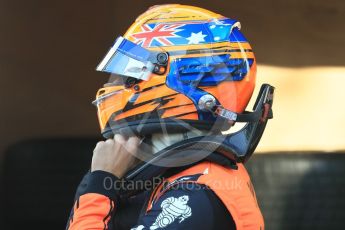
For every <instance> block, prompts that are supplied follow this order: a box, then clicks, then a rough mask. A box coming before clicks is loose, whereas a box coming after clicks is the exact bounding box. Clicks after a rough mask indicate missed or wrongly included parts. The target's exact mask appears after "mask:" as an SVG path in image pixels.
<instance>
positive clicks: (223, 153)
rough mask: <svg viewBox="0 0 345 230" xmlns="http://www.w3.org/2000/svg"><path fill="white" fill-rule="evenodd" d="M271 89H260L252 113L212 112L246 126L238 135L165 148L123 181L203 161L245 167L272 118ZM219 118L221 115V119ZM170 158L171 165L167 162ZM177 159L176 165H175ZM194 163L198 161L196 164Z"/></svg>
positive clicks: (145, 177)
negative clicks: (239, 164)
mask: <svg viewBox="0 0 345 230" xmlns="http://www.w3.org/2000/svg"><path fill="white" fill-rule="evenodd" d="M273 94H274V87H273V86H271V85H268V84H263V85H262V86H261V89H260V92H259V95H258V98H257V100H256V102H255V104H254V108H253V112H247V111H246V112H244V113H242V114H235V115H234V114H231V116H226V114H227V113H233V112H231V111H227V110H224V109H223V108H222V110H223V111H216V112H215V113H216V114H217V113H219V116H221V117H223V118H226V119H227V117H228V118H229V119H227V120H228V121H229V122H230V123H231V124H233V123H234V122H247V124H246V125H245V126H244V127H243V128H242V129H241V130H239V131H237V132H235V133H231V134H228V135H209V136H201V137H195V138H191V139H188V140H185V141H181V142H179V143H176V144H174V145H172V146H169V147H167V148H165V149H163V150H161V151H159V152H158V153H156V154H155V155H154V157H153V158H152V159H150V160H149V161H147V162H143V163H142V164H140V165H138V166H137V167H136V168H134V169H133V170H132V171H130V172H129V173H128V174H127V175H126V179H127V180H147V179H151V178H152V177H154V176H158V175H160V174H161V173H163V172H164V171H165V170H167V169H168V168H171V167H176V165H179V166H189V165H193V164H196V163H198V162H200V161H203V160H209V161H216V162H217V163H220V164H224V165H228V166H230V167H232V168H236V163H245V162H246V161H248V159H249V158H250V156H251V155H252V154H253V152H254V150H255V148H256V146H257V145H258V143H259V141H260V139H261V136H262V134H263V132H264V130H265V127H266V124H267V121H268V119H271V118H273V112H272V105H273ZM221 114H222V115H221ZM171 156H174V158H173V159H174V161H170V162H169V160H167V159H169V158H170V159H171ZM176 159H178V160H179V161H180V162H176ZM196 159H198V160H196Z"/></svg>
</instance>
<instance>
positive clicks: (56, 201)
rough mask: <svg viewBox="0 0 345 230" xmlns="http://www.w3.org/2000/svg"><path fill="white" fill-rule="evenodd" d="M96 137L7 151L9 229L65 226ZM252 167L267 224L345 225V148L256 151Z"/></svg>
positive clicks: (270, 226)
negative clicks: (290, 151)
mask: <svg viewBox="0 0 345 230" xmlns="http://www.w3.org/2000/svg"><path fill="white" fill-rule="evenodd" d="M96 142H97V139H96V138H89V139H55V140H54V139H51V140H48V139H46V140H32V141H25V142H21V143H18V144H16V145H14V146H12V147H11V148H9V150H8V151H7V152H6V156H5V167H4V173H5V175H4V185H3V190H4V193H5V196H4V197H3V199H4V201H5V202H4V206H3V207H1V208H3V210H5V215H4V218H5V224H6V226H5V228H4V229H24V228H25V229H52V230H54V229H64V226H65V223H66V220H67V217H68V214H69V211H70V208H71V206H72V203H73V196H74V192H75V189H76V186H77V184H78V182H79V181H80V179H81V177H82V176H83V174H84V173H85V172H86V171H87V170H88V168H89V166H90V161H91V156H92V150H93V148H94V146H95V144H96ZM247 169H248V171H249V173H250V174H251V177H252V180H253V184H254V185H255V190H256V193H257V197H258V200H259V204H260V207H261V209H262V211H263V214H264V217H265V224H266V229H268V230H276V229H278V230H284V229H289V230H290V229H327V230H329V229H343V222H342V220H344V219H345V197H344V195H345V153H332V154H331V153H327V154H322V153H278V154H260V155H254V156H253V158H252V159H251V160H250V161H249V162H248V164H247Z"/></svg>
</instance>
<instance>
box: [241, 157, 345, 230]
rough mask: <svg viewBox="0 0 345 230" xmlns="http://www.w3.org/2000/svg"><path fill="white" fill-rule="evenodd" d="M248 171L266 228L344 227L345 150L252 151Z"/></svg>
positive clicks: (282, 229) (314, 229) (314, 228)
mask: <svg viewBox="0 0 345 230" xmlns="http://www.w3.org/2000/svg"><path fill="white" fill-rule="evenodd" d="M247 168H248V171H249V173H250V174H251V177H252V181H253V184H254V187H255V191H256V194H257V197H258V200H259V205H260V207H261V210H262V212H263V214H264V218H265V223H266V229H268V230H269V229H281V230H284V229H289V230H290V229H313V230H316V229H327V230H329V229H344V228H345V227H344V220H345V154H344V153H332V154H331V153H324V154H323V153H300V154H298V153H280V154H262V155H254V156H253V158H252V159H251V160H250V161H249V162H248V164H247Z"/></svg>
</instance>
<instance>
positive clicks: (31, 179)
mask: <svg viewBox="0 0 345 230" xmlns="http://www.w3.org/2000/svg"><path fill="white" fill-rule="evenodd" d="M96 142H97V140H96V139H92V138H89V139H56V140H54V139H52V140H34V141H25V142H21V143H18V144H16V145H14V146H12V147H11V148H9V150H8V151H7V152H6V156H5V168H4V174H5V175H4V193H5V199H4V206H5V207H4V210H5V216H4V218H5V228H4V229H53V230H54V229H64V228H65V224H66V221H67V218H68V215H69V211H70V209H71V207H72V205H73V198H74V192H75V190H76V186H77V185H78V183H79V181H80V180H81V178H82V176H83V175H84V174H85V172H87V170H88V169H89V167H90V159H91V156H92V151H93V148H94V146H95V144H96Z"/></svg>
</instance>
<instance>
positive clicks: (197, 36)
mask: <svg viewBox="0 0 345 230" xmlns="http://www.w3.org/2000/svg"><path fill="white" fill-rule="evenodd" d="M206 36H207V35H206V34H202V31H200V32H199V33H193V32H192V34H191V35H190V37H189V38H187V40H188V41H189V42H188V44H199V43H200V42H204V41H205V39H204V38H205V37H206Z"/></svg>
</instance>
